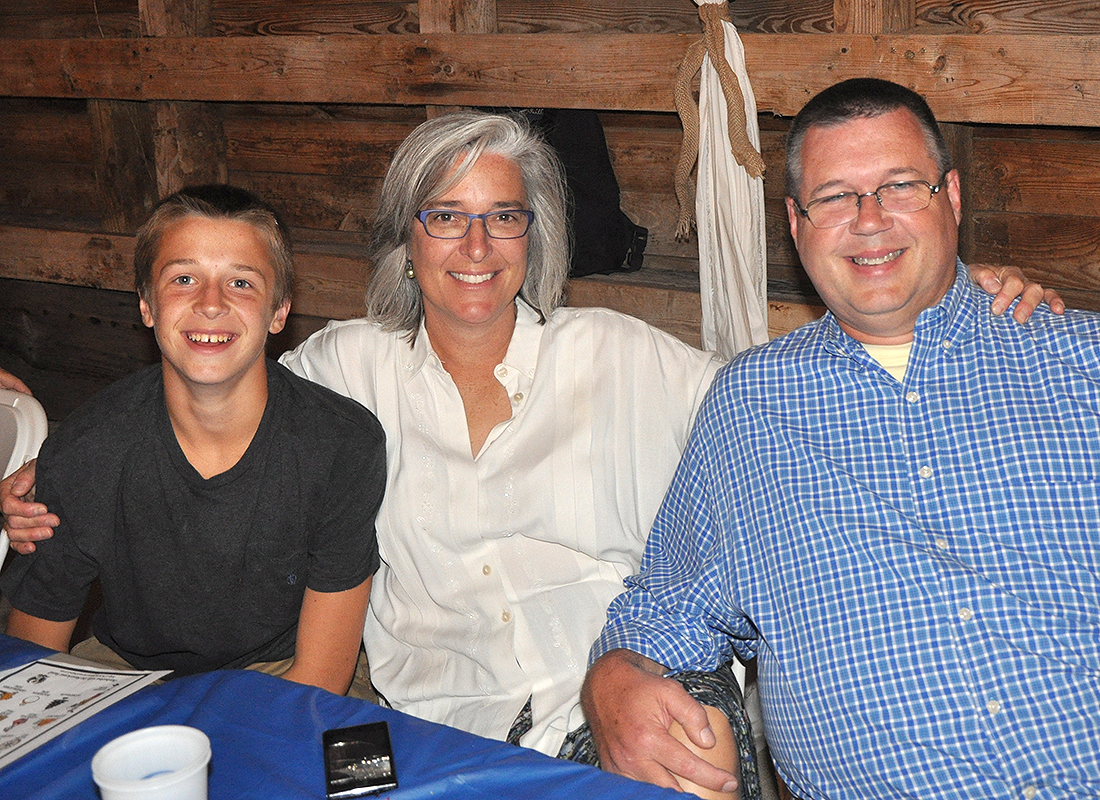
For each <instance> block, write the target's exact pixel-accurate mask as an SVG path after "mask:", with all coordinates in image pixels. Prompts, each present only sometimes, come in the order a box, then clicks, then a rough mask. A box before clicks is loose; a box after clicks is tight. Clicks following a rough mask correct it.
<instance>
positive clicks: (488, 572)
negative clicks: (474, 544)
mask: <svg viewBox="0 0 1100 800" xmlns="http://www.w3.org/2000/svg"><path fill="white" fill-rule="evenodd" d="M481 574H483V575H492V574H493V568H492V567H490V566H489V565H488V564H486V565H485V566H484V567H482V568H481Z"/></svg>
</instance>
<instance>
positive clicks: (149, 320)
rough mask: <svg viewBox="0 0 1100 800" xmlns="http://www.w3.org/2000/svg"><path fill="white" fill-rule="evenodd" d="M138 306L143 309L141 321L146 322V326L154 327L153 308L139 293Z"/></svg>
mask: <svg viewBox="0 0 1100 800" xmlns="http://www.w3.org/2000/svg"><path fill="white" fill-rule="evenodd" d="M138 308H139V309H140V310H141V321H142V322H143V323H144V324H145V327H146V328H152V327H153V309H152V308H151V307H150V305H149V304H148V303H147V302H146V301H145V298H144V297H142V296H141V295H138Z"/></svg>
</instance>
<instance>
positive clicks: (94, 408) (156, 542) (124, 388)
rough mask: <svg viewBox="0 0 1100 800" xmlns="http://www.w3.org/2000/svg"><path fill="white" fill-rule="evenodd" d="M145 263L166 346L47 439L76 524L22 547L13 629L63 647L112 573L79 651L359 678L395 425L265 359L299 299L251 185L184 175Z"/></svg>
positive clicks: (146, 302)
mask: <svg viewBox="0 0 1100 800" xmlns="http://www.w3.org/2000/svg"><path fill="white" fill-rule="evenodd" d="M134 265H135V278H136V285H137V290H138V295H139V303H140V308H141V316H142V320H143V321H144V323H145V324H146V325H147V326H149V327H151V328H152V329H153V330H154V333H155V335H156V339H157V344H158V345H159V347H160V350H161V365H160V366H159V367H150V368H148V369H146V370H143V371H141V372H138V373H135V374H134V375H132V376H130V377H128V378H126V379H124V380H122V381H119V382H118V383H116V384H114V385H113V386H111V387H109V388H107V389H106V390H105V391H103V392H102V393H100V394H99V395H97V396H96V397H95V398H93V399H92V400H91V401H90V402H89V403H87V404H86V405H85V406H83V407H82V408H81V409H80V410H78V411H76V412H74V413H73V414H72V415H71V417H70V418H69V419H68V420H66V423H65V425H64V426H63V427H62V428H61V429H60V431H59V432H58V433H57V434H56V435H54V436H51V437H50V438H49V439H48V440H47V441H46V443H45V444H44V445H43V448H42V452H41V456H40V458H39V462H38V470H37V480H38V495H39V497H40V499H42V500H44V501H45V502H47V503H49V504H50V507H51V508H54V509H56V510H57V511H58V512H59V513H60V514H61V517H62V521H61V525H60V528H61V529H63V530H64V533H65V534H67V535H62V536H58V537H57V538H56V539H51V540H50V541H49V542H42V543H41V544H40V545H39V547H38V549H37V552H35V553H34V554H32V555H25V556H19V557H16V558H15V559H14V560H13V563H12V564H11V566H10V568H9V569H8V571H7V572H6V573H5V575H4V578H3V583H2V586H3V591H4V594H5V595H6V596H7V597H8V598H9V599H10V601H11V603H12V606H13V611H12V614H11V619H10V621H9V624H8V629H7V632H8V633H9V634H11V635H14V636H19V637H22V638H24V639H29V640H31V641H35V642H38V643H39V644H42V645H45V646H48V647H52V648H54V649H56V650H62V651H67V650H68V649H69V642H70V638H71V636H72V634H73V630H74V627H75V624H76V619H77V617H78V616H79V614H80V611H81V609H82V607H83V605H84V601H85V598H86V596H87V592H88V588H89V586H90V584H91V583H92V581H93V580H94V579H96V578H99V580H100V583H101V587H102V591H103V596H104V604H103V608H102V609H101V610H100V611H99V612H98V613H97V615H96V618H95V620H94V623H93V625H94V627H93V629H94V633H95V636H94V638H93V639H91V640H88V641H86V642H84V643H81V644H80V645H78V647H77V648H76V649H74V652H77V653H78V654H80V655H84V656H86V657H89V658H93V659H95V660H102V661H105V662H107V663H112V664H119V663H122V664H125V665H133V666H137V667H140V668H143V669H172V670H175V671H176V672H177V673H178V674H188V673H193V672H199V671H206V670H211V669H223V668H238V667H253V668H257V669H262V670H263V671H267V672H271V673H273V674H281V675H283V677H285V678H287V679H289V680H295V681H298V682H301V683H309V684H313V685H316V686H321V687H323V688H326V689H330V690H331V691H334V692H338V693H340V694H343V693H344V692H345V691H346V690H347V689H348V687H349V685H350V684H351V682H352V677H353V674H354V673H355V670H356V664H357V660H358V656H359V643H360V639H361V631H362V626H363V619H364V616H365V613H366V605H367V598H368V595H369V593H370V584H371V575H372V574H373V573H374V571H375V570H376V569H377V567H378V552H377V545H376V543H375V539H374V518H375V515H376V513H377V511H378V507H379V504H380V503H381V499H382V492H383V488H384V486H385V449H384V437H383V434H382V430H381V426H380V425H379V423H378V421H377V420H376V419H375V418H374V416H373V415H372V414H371V413H370V412H369V411H367V410H366V409H364V408H363V407H362V406H360V405H358V404H357V403H354V402H352V401H351V400H348V399H347V398H344V397H340V396H339V395H336V394H334V393H332V392H330V391H328V390H326V389H322V388H321V387H319V386H317V385H315V384H313V383H310V382H308V381H305V380H303V379H301V378H298V377H296V376H294V375H292V374H290V372H289V371H287V370H286V369H285V368H283V367H281V366H279V365H277V364H275V363H273V362H268V361H267V360H266V359H265V358H264V345H265V344H266V341H267V336H268V334H269V333H277V332H278V331H280V330H281V329H282V328H283V325H284V324H285V322H286V317H287V314H288V312H289V310H290V283H291V278H292V256H291V251H290V242H289V240H288V238H287V235H286V230H285V228H284V226H282V225H280V224H279V222H278V219H277V217H276V216H275V213H274V212H273V211H272V210H271V209H270V208H269V207H267V206H266V205H264V204H263V203H261V202H260V201H259V200H257V199H256V198H255V197H253V196H252V195H250V194H249V193H248V192H245V191H243V190H240V189H234V188H231V187H226V186H207V187H197V188H192V189H185V190H183V191H181V192H179V193H177V194H175V195H172V196H171V197H169V198H167V199H165V200H164V201H162V202H161V204H160V205H159V206H158V207H157V208H156V209H155V210H154V212H153V215H152V217H151V218H150V220H149V221H148V222H147V223H146V224H145V225H144V226H143V227H142V229H141V230H140V231H139V232H138V236H137V241H136V244H135V257H134ZM365 690H369V688H368V687H359V688H358V690H357V691H358V692H359V693H362V692H363V691H365Z"/></svg>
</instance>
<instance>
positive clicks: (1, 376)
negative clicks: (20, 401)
mask: <svg viewBox="0 0 1100 800" xmlns="http://www.w3.org/2000/svg"><path fill="white" fill-rule="evenodd" d="M0 389H13V390H15V391H17V392H22V393H23V394H31V390H30V389H28V388H27V384H25V383H23V381H21V380H19V379H18V378H17V377H15V376H14V375H12V374H11V373H10V372H8V371H7V370H3V369H0Z"/></svg>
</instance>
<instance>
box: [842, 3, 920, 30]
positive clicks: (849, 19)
mask: <svg viewBox="0 0 1100 800" xmlns="http://www.w3.org/2000/svg"><path fill="white" fill-rule="evenodd" d="M916 19H917V8H916V0H873V2H865V0H833V32H834V33H904V32H905V31H908V30H910V29H911V28H912V27H913V25H914V23H915V22H916Z"/></svg>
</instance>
